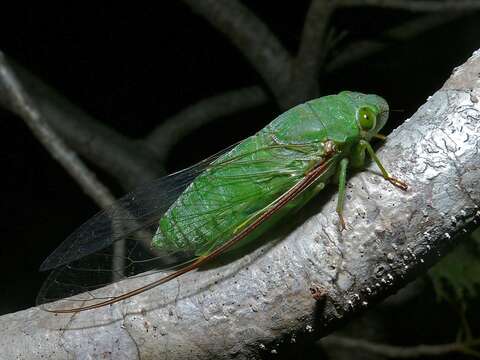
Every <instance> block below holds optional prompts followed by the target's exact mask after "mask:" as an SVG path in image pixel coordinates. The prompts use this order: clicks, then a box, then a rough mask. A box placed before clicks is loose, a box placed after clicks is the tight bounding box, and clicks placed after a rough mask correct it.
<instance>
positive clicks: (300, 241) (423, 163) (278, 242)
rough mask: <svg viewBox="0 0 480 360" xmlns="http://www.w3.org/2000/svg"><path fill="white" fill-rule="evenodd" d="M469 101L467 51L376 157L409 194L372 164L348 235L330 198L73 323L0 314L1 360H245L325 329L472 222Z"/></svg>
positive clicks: (475, 89)
mask: <svg viewBox="0 0 480 360" xmlns="http://www.w3.org/2000/svg"><path fill="white" fill-rule="evenodd" d="M479 99H480V51H477V52H476V53H474V55H473V56H472V57H471V58H470V59H469V61H468V62H467V63H466V64H464V65H462V66H461V67H459V68H457V69H456V70H455V71H454V73H453V75H452V77H451V78H450V79H449V80H448V81H447V82H446V84H445V86H444V87H443V88H442V89H441V90H440V91H438V92H437V93H435V94H434V95H433V96H431V97H430V98H429V99H428V101H427V103H426V104H425V105H423V106H422V107H421V108H420V109H419V110H418V111H417V113H416V114H415V115H413V116H412V118H411V119H409V120H407V121H406V122H405V123H404V124H403V125H402V126H400V127H399V128H398V129H396V130H395V131H394V132H393V134H391V136H389V139H388V141H387V142H386V143H385V144H384V146H382V148H381V150H380V151H379V152H378V155H379V157H380V158H381V159H382V160H383V162H384V165H385V166H386V167H387V169H389V170H390V171H391V172H392V174H393V175H395V176H398V177H400V178H401V179H403V180H405V181H407V182H408V183H409V185H410V188H409V190H408V192H402V191H400V190H398V189H396V188H394V187H393V186H392V185H391V184H389V183H388V182H386V181H383V179H382V178H381V177H380V176H379V175H378V170H377V169H376V167H375V166H374V165H371V166H370V167H369V168H368V169H367V170H366V171H364V172H362V173H359V174H356V175H355V176H353V177H352V178H351V179H350V180H349V190H348V201H347V203H346V209H345V218H346V220H347V222H348V224H347V226H348V230H347V231H343V232H340V231H339V230H338V224H337V222H338V220H337V216H336V214H335V200H336V199H335V196H334V195H333V191H330V192H327V193H325V194H324V195H322V198H321V199H318V198H317V199H316V200H315V201H313V203H312V204H311V206H309V207H308V208H307V209H305V210H304V211H302V212H301V213H299V214H298V216H297V217H296V220H295V221H294V222H295V224H293V225H292V224H290V225H288V226H285V227H283V228H281V229H279V230H278V232H277V233H276V234H272V237H274V239H273V238H272V239H270V240H269V241H267V242H265V243H264V244H263V245H262V246H260V247H257V248H256V249H253V250H252V251H251V252H249V253H248V254H246V255H244V256H243V257H239V258H236V259H230V261H229V262H228V263H224V264H217V266H216V267H211V268H210V269H203V270H202V271H197V272H193V273H191V274H187V275H186V276H183V277H181V278H180V279H178V281H177V280H175V281H172V282H171V283H169V284H166V285H165V286H162V287H159V288H156V289H153V290H151V291H149V292H147V293H144V294H141V295H139V296H136V297H134V298H132V299H130V300H129V301H125V302H123V303H120V304H116V305H114V306H111V307H106V308H102V309H98V310H94V311H87V312H84V313H79V314H77V315H75V316H67V315H57V316H55V315H53V314H50V313H46V312H44V311H42V310H40V309H38V308H31V309H28V310H25V311H20V312H18V313H14V314H9V315H5V316H3V317H1V318H0V348H1V351H2V358H6V359H39V358H43V359H65V358H75V359H84V358H85V359H87V358H112V359H135V358H142V359H159V358H162V359H163V358H165V359H166V358H168V359H211V358H231V357H235V358H237V359H244V358H256V357H259V356H260V355H261V354H262V353H264V352H271V351H277V349H276V347H277V346H278V343H279V342H280V341H294V340H295V338H300V337H303V336H305V335H307V334H308V335H309V336H311V334H309V333H314V335H315V336H322V335H325V334H327V333H328V332H330V331H331V330H333V329H335V328H338V327H339V326H340V325H341V324H342V322H344V321H345V320H346V319H348V317H350V316H351V315H353V314H355V313H357V312H359V311H362V310H363V309H365V308H367V307H368V306H370V305H371V304H373V303H375V302H376V301H378V300H380V299H383V298H384V297H386V296H387V295H389V294H391V293H392V292H393V291H395V289H398V288H399V287H402V286H403V285H405V284H406V283H407V282H408V281H409V280H410V279H412V278H414V277H415V276H417V275H418V274H419V273H420V272H421V271H422V270H423V269H425V268H426V267H427V266H429V265H431V264H432V263H433V262H435V261H436V260H437V259H438V257H439V255H442V254H444V253H445V252H446V251H447V249H448V248H449V247H450V246H451V245H452V243H453V240H454V236H455V234H457V233H458V232H460V231H462V229H463V228H464V226H465V225H466V224H467V223H470V222H475V221H477V220H479V219H480V211H479V209H478V204H480V156H479V155H478V149H479V144H480V103H479ZM330 188H332V186H331V187H330ZM282 234H287V235H282ZM224 261H226V260H225V259H224ZM127 281H128V280H127ZM115 286H122V283H117V284H116V285H115Z"/></svg>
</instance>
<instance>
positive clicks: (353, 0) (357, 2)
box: [337, 0, 480, 11]
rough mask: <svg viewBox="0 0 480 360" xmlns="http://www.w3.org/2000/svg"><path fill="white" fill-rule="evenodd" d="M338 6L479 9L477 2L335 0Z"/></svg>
mask: <svg viewBox="0 0 480 360" xmlns="http://www.w3.org/2000/svg"><path fill="white" fill-rule="evenodd" d="M337 1H338V5H339V6H343V7H353V6H374V7H382V8H389V9H397V10H408V11H446V10H455V11H466V10H476V9H480V2H479V1H478V0H446V1H443V0H442V1H436V0H432V1H430V0H429V1H422V0H337Z"/></svg>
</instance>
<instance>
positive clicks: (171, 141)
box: [145, 86, 269, 162]
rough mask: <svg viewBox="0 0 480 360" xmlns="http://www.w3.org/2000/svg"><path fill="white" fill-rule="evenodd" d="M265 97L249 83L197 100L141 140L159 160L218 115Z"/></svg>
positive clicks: (262, 101) (253, 104)
mask: <svg viewBox="0 0 480 360" xmlns="http://www.w3.org/2000/svg"><path fill="white" fill-rule="evenodd" d="M268 99H269V97H268V94H267V93H266V92H265V90H263V89H262V88H261V87H260V86H250V87H245V88H240V89H238V90H232V91H227V92H225V93H222V94H220V95H217V96H213V97H211V98H207V99H203V100H200V101H198V102H196V103H195V104H192V105H190V106H188V107H187V108H185V109H183V110H181V111H180V112H179V113H177V114H176V115H174V116H172V117H170V118H168V119H166V120H165V121H164V122H163V123H162V124H161V125H159V126H158V127H157V128H155V130H153V131H152V133H151V134H150V135H149V136H148V137H147V138H146V139H145V144H146V145H147V146H149V148H150V150H151V151H152V152H153V153H154V154H155V155H156V157H157V158H158V159H159V161H161V162H163V161H165V160H166V157H167V155H168V152H169V150H170V149H171V148H172V146H173V145H175V144H176V143H177V142H178V141H179V140H180V139H181V138H183V137H184V136H186V135H188V134H190V133H191V132H193V131H194V130H196V129H198V128H200V127H201V126H203V125H205V124H207V123H210V122H213V121H215V120H218V119H219V118H222V117H226V116H229V115H231V114H234V113H239V112H241V111H245V110H248V109H251V108H253V107H256V106H260V105H263V104H265V103H266V102H267V101H268Z"/></svg>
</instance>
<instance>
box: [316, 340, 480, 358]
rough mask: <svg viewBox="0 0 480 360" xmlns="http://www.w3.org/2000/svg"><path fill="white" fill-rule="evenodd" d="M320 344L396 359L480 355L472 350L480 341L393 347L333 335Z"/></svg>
mask: <svg viewBox="0 0 480 360" xmlns="http://www.w3.org/2000/svg"><path fill="white" fill-rule="evenodd" d="M320 344H321V345H326V346H334V347H344V348H348V349H351V350H352V353H353V352H355V353H356V352H357V351H359V350H360V351H362V350H364V351H368V352H371V353H374V354H377V355H383V356H386V357H389V358H395V359H407V358H416V357H421V356H440V355H447V354H451V353H462V354H468V355H476V356H477V357H478V356H479V355H480V353H478V352H476V351H475V350H473V349H472V348H473V347H475V346H478V345H480V340H472V341H466V342H455V343H450V344H441V345H416V346H393V345H386V344H378V343H374V342H370V341H367V340H362V339H353V338H348V337H343V336H335V335H331V336H327V337H326V338H324V339H322V340H321V341H320Z"/></svg>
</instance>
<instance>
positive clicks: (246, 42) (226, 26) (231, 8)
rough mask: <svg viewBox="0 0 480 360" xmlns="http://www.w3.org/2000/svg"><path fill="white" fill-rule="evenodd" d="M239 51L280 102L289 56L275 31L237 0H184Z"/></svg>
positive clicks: (283, 91)
mask: <svg viewBox="0 0 480 360" xmlns="http://www.w3.org/2000/svg"><path fill="white" fill-rule="evenodd" d="M184 2H186V3H187V4H188V5H189V6H190V7H191V8H192V10H193V11H194V12H196V13H198V14H200V15H202V16H203V17H204V18H205V19H207V20H208V21H209V22H210V23H211V24H212V25H213V26H214V27H215V28H216V29H217V30H219V31H220V32H222V33H223V34H225V35H226V36H227V37H228V39H229V40H230V41H231V42H232V43H233V44H234V45H235V46H236V47H237V48H238V49H239V50H240V51H241V52H242V54H243V55H244V56H245V57H246V58H247V60H248V61H249V62H250V64H251V65H252V66H253V67H254V68H255V70H257V72H258V73H259V74H260V75H261V76H262V78H263V79H264V80H265V82H266V83H267V84H268V87H269V88H270V89H271V90H272V92H273V93H274V94H275V97H276V99H277V100H278V102H279V103H280V104H281V105H282V106H283V104H282V101H283V99H284V96H286V92H287V91H291V89H289V87H288V86H289V80H290V68H291V56H290V54H289V53H288V51H287V50H286V49H285V48H284V46H283V45H282V44H281V43H280V41H279V40H278V38H277V37H276V36H275V34H274V33H273V32H272V31H270V29H269V28H268V27H267V26H266V24H265V23H264V22H263V21H261V20H260V19H259V18H258V17H257V16H256V15H255V14H254V13H253V12H251V11H250V10H249V9H248V8H247V7H246V6H244V5H243V4H242V3H240V2H239V1H237V0H203V1H198V0H184Z"/></svg>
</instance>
